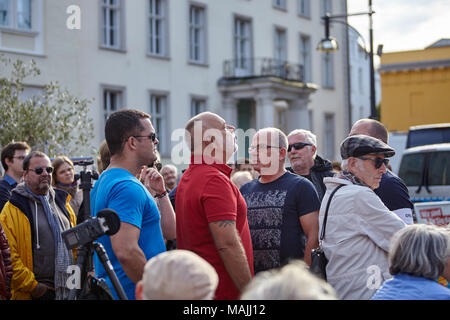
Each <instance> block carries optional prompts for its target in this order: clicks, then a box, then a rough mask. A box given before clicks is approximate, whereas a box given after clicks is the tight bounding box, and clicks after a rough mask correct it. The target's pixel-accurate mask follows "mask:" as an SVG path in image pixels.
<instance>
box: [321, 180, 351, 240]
mask: <svg viewBox="0 0 450 320" xmlns="http://www.w3.org/2000/svg"><path fill="white" fill-rule="evenodd" d="M343 186H345V184H340V185H339V186H337V187H336V188H335V189H334V190H333V192H331V194H330V197H329V198H328V203H327V207H326V209H325V216H324V217H323V225H322V231H321V233H320V241H322V240H323V238H325V228H326V226H327V218H328V209H329V208H330V203H331V198H333V196H334V194H335V193H336V191H338V190H339V189H340V188H342V187H343Z"/></svg>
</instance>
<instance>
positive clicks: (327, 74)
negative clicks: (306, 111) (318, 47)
mask: <svg viewBox="0 0 450 320" xmlns="http://www.w3.org/2000/svg"><path fill="white" fill-rule="evenodd" d="M334 85H335V83H334V55H333V54H332V53H322V87H323V88H328V89H334Z"/></svg>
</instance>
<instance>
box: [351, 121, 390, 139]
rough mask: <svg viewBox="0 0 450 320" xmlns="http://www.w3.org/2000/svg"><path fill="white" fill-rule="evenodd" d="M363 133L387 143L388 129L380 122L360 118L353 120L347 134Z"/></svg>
mask: <svg viewBox="0 0 450 320" xmlns="http://www.w3.org/2000/svg"><path fill="white" fill-rule="evenodd" d="M358 134H363V135H366V136H371V137H373V138H376V139H378V140H381V141H383V142H384V143H388V130H387V129H386V127H385V126H384V124H382V123H381V122H379V121H377V120H374V119H360V120H358V121H356V122H355V124H354V125H353V127H352V129H351V130H350V133H349V136H355V135H358Z"/></svg>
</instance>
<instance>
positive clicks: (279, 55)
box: [273, 26, 288, 62]
mask: <svg viewBox="0 0 450 320" xmlns="http://www.w3.org/2000/svg"><path fill="white" fill-rule="evenodd" d="M273 38H274V41H273V42H274V58H275V60H277V62H285V61H287V55H288V34H287V30H286V29H285V28H282V27H278V26H275V29H274V36H273Z"/></svg>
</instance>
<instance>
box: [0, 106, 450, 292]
mask: <svg viewBox="0 0 450 320" xmlns="http://www.w3.org/2000/svg"><path fill="white" fill-rule="evenodd" d="M234 131H235V128H234V127H233V126H231V125H230V124H227V123H226V121H225V120H224V119H223V118H222V117H220V116H219V115H217V114H214V113H211V112H203V113H200V114H198V115H197V116H195V117H193V118H192V119H190V120H189V121H188V122H187V124H186V127H185V142H186V144H187V145H188V148H189V150H190V153H191V158H190V164H189V166H188V168H187V169H185V170H183V171H182V172H181V174H179V173H178V169H177V167H176V166H174V165H171V164H166V165H162V162H161V158H160V155H159V153H158V151H157V145H158V144H159V140H158V138H157V132H155V129H154V127H153V124H152V122H151V117H150V115H149V114H147V113H145V112H142V111H139V110H135V109H123V110H119V111H116V112H114V113H112V114H111V115H110V116H109V117H108V119H107V121H106V125H105V141H103V142H102V144H101V146H100V152H99V158H98V163H97V167H98V170H99V173H101V174H100V176H99V179H98V180H97V181H95V182H94V186H93V189H92V190H91V192H90V203H89V206H88V207H90V208H91V214H92V216H93V217H96V215H97V213H98V212H100V211H101V210H102V209H105V208H108V209H112V210H114V211H115V212H116V213H117V215H118V217H119V219H120V228H119V231H118V232H117V233H115V234H113V235H110V236H109V235H104V236H102V237H100V238H99V239H97V241H98V242H99V243H101V244H102V245H103V247H104V249H105V251H106V253H107V255H108V257H109V260H110V263H111V266H112V268H113V270H114V273H115V274H116V276H117V279H118V280H119V283H120V286H121V288H122V289H123V292H124V293H125V295H126V297H127V298H128V299H138V300H158V299H178V300H179V299H187V300H197V299H199V300H200V299H207V300H208V299H217V300H225V299H226V300H238V299H242V300H246V299H251V300H255V299H256V300H259V299H271V300H277V299H289V300H294V299H331V300H335V299H343V300H349V299H350V300H367V299H436V300H437V299H447V300H449V299H450V289H449V285H448V281H450V226H447V227H445V226H441V227H438V226H430V225H420V224H417V223H415V221H414V219H413V204H412V203H411V201H410V200H409V196H408V191H407V189H406V186H405V185H404V183H403V181H401V179H400V178H399V177H397V176H396V175H395V174H394V173H392V171H390V170H388V169H387V168H388V164H389V158H390V157H392V156H393V155H394V154H395V150H394V149H393V148H392V147H390V146H389V145H388V132H387V129H386V128H385V126H384V125H383V124H382V123H380V122H378V121H376V120H372V119H362V120H359V121H358V122H356V123H355V124H354V125H353V127H352V129H351V131H350V133H349V136H348V137H347V138H345V139H344V140H343V141H342V143H341V145H340V154H341V158H342V162H338V163H336V162H331V161H329V160H327V159H324V158H323V157H321V156H320V155H318V152H317V151H318V145H317V137H316V135H315V134H313V133H312V132H311V131H308V130H304V129H296V130H293V131H292V132H290V133H289V134H286V133H284V132H282V131H281V130H279V129H277V128H263V129H260V130H259V131H257V133H256V134H255V135H254V136H253V138H252V141H251V145H250V148H249V156H250V157H249V158H248V159H239V160H238V161H237V162H236V163H235V164H233V165H229V164H228V163H229V161H230V159H232V157H233V155H234V153H235V152H236V150H237V145H236V137H235V132H234ZM1 162H2V165H3V168H4V169H5V175H4V177H3V179H2V180H1V181H0V210H1V213H0V300H9V299H12V300H29V299H33V300H55V299H56V300H63V299H68V297H69V296H70V292H71V291H70V289H69V288H68V286H67V280H68V278H69V276H70V274H69V271H68V270H70V268H69V267H70V266H72V265H75V264H76V263H77V256H78V253H79V252H77V250H76V249H73V250H69V249H68V248H67V247H66V245H65V242H64V241H63V239H62V233H63V232H64V231H66V230H68V229H71V228H73V227H75V226H76V225H77V216H79V215H80V212H81V210H83V208H84V206H86V204H85V203H84V200H83V192H82V191H81V190H80V189H79V186H78V182H77V181H76V179H75V176H74V174H75V168H74V164H73V162H72V161H71V160H70V159H69V158H68V157H67V156H59V157H56V158H54V159H52V160H51V159H50V158H49V157H48V155H46V154H45V153H43V152H40V151H37V150H33V151H32V150H31V148H30V147H29V146H28V144H27V143H26V142H11V143H10V144H8V145H7V146H4V148H3V150H2V152H1ZM287 163H289V165H286V164H287ZM327 204H328V206H327ZM321 234H322V235H323V237H320V235H321ZM319 245H320V246H321V247H322V248H323V250H324V252H325V256H326V258H327V259H328V264H327V266H326V274H327V277H326V280H323V279H320V278H318V277H317V276H316V275H313V274H312V273H311V272H310V271H309V266H310V265H311V251H312V250H313V249H315V248H317V247H319ZM93 269H94V271H95V276H96V277H97V278H101V279H105V280H106V284H107V286H108V290H109V291H110V292H111V294H112V296H113V297H114V299H120V298H121V293H120V292H117V291H116V285H115V283H114V281H113V279H111V278H110V275H109V273H108V270H105V266H104V264H103V263H102V261H101V260H100V259H99V257H98V256H97V255H94V262H93Z"/></svg>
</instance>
